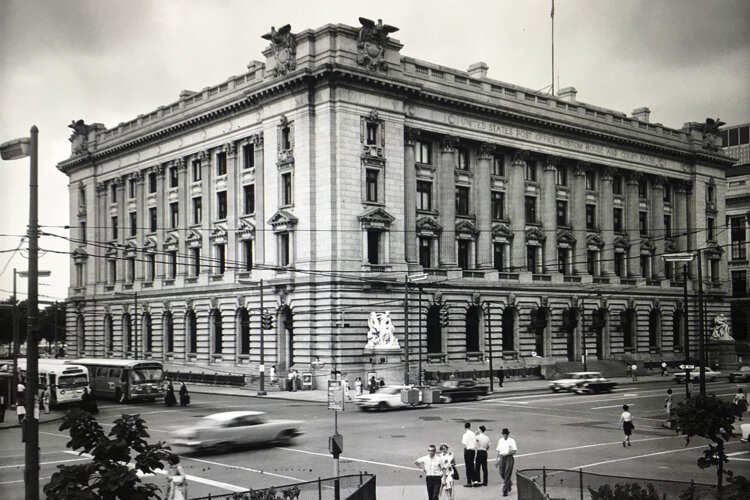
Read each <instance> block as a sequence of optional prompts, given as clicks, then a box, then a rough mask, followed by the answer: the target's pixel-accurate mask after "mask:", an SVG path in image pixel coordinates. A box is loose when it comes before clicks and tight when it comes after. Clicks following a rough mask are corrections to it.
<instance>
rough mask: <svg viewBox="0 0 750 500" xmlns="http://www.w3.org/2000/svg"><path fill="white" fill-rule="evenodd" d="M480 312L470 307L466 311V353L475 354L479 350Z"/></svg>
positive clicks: (478, 309) (475, 307) (476, 308)
mask: <svg viewBox="0 0 750 500" xmlns="http://www.w3.org/2000/svg"><path fill="white" fill-rule="evenodd" d="M481 320H482V310H481V309H480V308H479V307H477V306H471V307H470V308H469V310H468V311H466V352H467V353H472V352H473V353H476V352H479V351H480V350H481V346H480V342H479V338H480V330H481V327H480V325H481Z"/></svg>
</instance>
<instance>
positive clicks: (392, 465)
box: [277, 448, 422, 471]
mask: <svg viewBox="0 0 750 500" xmlns="http://www.w3.org/2000/svg"><path fill="white" fill-rule="evenodd" d="M277 449H278V450H286V451H294V452H297V453H304V454H307V455H316V456H319V457H327V458H330V457H331V454H330V453H318V452H315V451H307V450H298V449H295V448H277ZM341 460H349V461H350V462H361V463H364V464H372V465H384V466H386V467H395V468H397V469H406V470H416V471H421V470H422V469H418V468H417V467H405V466H403V465H396V464H389V463H386V462H375V461H372V460H363V459H361V458H352V457H345V456H344V455H341Z"/></svg>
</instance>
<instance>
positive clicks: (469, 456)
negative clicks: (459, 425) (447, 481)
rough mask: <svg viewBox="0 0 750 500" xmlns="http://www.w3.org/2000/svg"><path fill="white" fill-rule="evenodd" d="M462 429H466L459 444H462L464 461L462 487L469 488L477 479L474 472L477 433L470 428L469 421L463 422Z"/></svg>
mask: <svg viewBox="0 0 750 500" xmlns="http://www.w3.org/2000/svg"><path fill="white" fill-rule="evenodd" d="M464 429H466V430H465V431H464V435H463V437H462V438H461V444H463V445H464V463H465V465H466V484H464V487H466V488H471V487H472V486H474V482H476V480H477V478H476V474H475V472H474V461H475V460H476V457H477V435H476V434H474V431H472V430H471V423H470V422H466V423H465V424H464Z"/></svg>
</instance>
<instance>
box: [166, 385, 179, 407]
mask: <svg viewBox="0 0 750 500" xmlns="http://www.w3.org/2000/svg"><path fill="white" fill-rule="evenodd" d="M164 404H165V405H167V406H174V405H176V404H177V398H176V397H175V395H174V386H173V385H172V381H171V380H168V381H167V392H166V394H164Z"/></svg>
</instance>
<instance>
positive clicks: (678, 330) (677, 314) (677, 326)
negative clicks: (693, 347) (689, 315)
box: [672, 309, 685, 350]
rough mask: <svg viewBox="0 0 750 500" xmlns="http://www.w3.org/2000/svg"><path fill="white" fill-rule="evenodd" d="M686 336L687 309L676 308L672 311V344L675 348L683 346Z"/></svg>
mask: <svg viewBox="0 0 750 500" xmlns="http://www.w3.org/2000/svg"><path fill="white" fill-rule="evenodd" d="M684 338H685V311H684V310H682V309H675V311H674V312H673V313H672V345H673V346H674V347H675V350H677V349H678V348H682V347H683V346H684V345H685V344H684V342H683V339H684Z"/></svg>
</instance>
